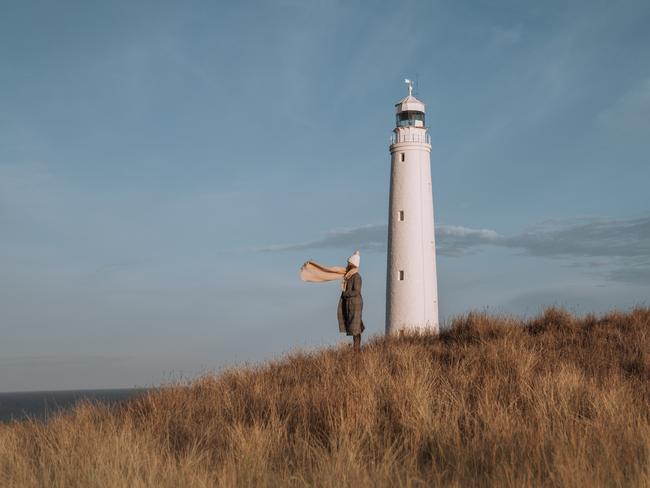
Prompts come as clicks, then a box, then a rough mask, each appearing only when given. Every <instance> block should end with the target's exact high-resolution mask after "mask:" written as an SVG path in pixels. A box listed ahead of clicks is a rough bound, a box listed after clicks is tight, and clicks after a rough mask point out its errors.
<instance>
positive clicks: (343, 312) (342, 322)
mask: <svg viewBox="0 0 650 488" xmlns="http://www.w3.org/2000/svg"><path fill="white" fill-rule="evenodd" d="M360 262H361V255H360V253H359V251H358V250H357V251H355V253H354V254H353V255H352V256H350V257H349V258H348V266H347V268H346V269H345V275H343V280H342V284H341V288H342V292H341V298H340V300H339V306H338V313H337V315H338V321H339V332H341V333H345V334H347V335H349V336H352V343H353V347H354V350H355V351H356V352H358V351H360V350H361V333H362V332H363V331H364V330H365V326H364V325H363V319H362V312H363V297H362V296H361V283H362V281H361V275H360V274H359V264H360Z"/></svg>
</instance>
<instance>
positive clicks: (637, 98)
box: [596, 78, 650, 136]
mask: <svg viewBox="0 0 650 488" xmlns="http://www.w3.org/2000/svg"><path fill="white" fill-rule="evenodd" d="M596 121H597V123H598V124H599V125H600V126H601V127H603V128H605V129H608V130H612V131H614V132H617V133H622V134H627V135H633V136H634V135H637V136H638V135H646V136H647V135H648V134H650V78H646V79H644V80H642V81H641V82H640V83H639V84H637V85H636V86H634V87H632V88H631V89H630V90H629V91H628V92H626V93H624V94H623V95H622V96H621V97H620V98H619V99H618V100H616V101H615V102H614V103H613V104H612V105H611V106H610V107H608V108H607V109H605V110H603V111H602V112H600V113H599V114H598V116H597V118H596Z"/></svg>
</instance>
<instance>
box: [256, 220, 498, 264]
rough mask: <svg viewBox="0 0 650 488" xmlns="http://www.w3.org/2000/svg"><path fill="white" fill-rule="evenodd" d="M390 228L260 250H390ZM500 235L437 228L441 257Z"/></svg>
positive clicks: (355, 230)
mask: <svg viewBox="0 0 650 488" xmlns="http://www.w3.org/2000/svg"><path fill="white" fill-rule="evenodd" d="M387 233H388V227H387V225H386V224H369V225H363V226H360V227H353V228H348V229H336V230H331V231H329V232H327V233H326V234H325V235H324V236H323V237H322V238H320V239H316V240H313V241H307V242H302V243H296V244H281V245H272V246H267V247H264V248H261V249H259V250H260V251H300V250H305V249H332V248H350V247H358V248H359V249H363V250H366V251H383V250H385V249H386V240H387ZM499 238H500V236H499V235H498V234H497V233H496V232H495V231H493V230H489V229H470V228H468V227H462V226H457V225H441V226H438V227H436V241H437V251H438V254H441V255H447V256H460V255H462V254H465V253H467V252H469V250H470V249H471V248H474V247H477V246H480V245H482V244H486V243H489V242H491V241H494V240H497V239H499Z"/></svg>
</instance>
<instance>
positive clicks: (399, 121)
mask: <svg viewBox="0 0 650 488" xmlns="http://www.w3.org/2000/svg"><path fill="white" fill-rule="evenodd" d="M395 113H396V114H397V115H396V118H395V122H396V124H395V125H396V126H397V127H408V126H414V127H424V126H425V124H424V103H422V102H421V101H420V100H418V99H417V98H415V97H414V96H413V95H411V94H410V93H409V95H408V96H407V97H406V98H404V99H402V100H400V101H399V102H397V103H396V104H395Z"/></svg>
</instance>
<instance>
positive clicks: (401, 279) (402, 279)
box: [399, 269, 404, 281]
mask: <svg viewBox="0 0 650 488" xmlns="http://www.w3.org/2000/svg"><path fill="white" fill-rule="evenodd" d="M399 280H400V281H404V270H403V269H400V270H399Z"/></svg>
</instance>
